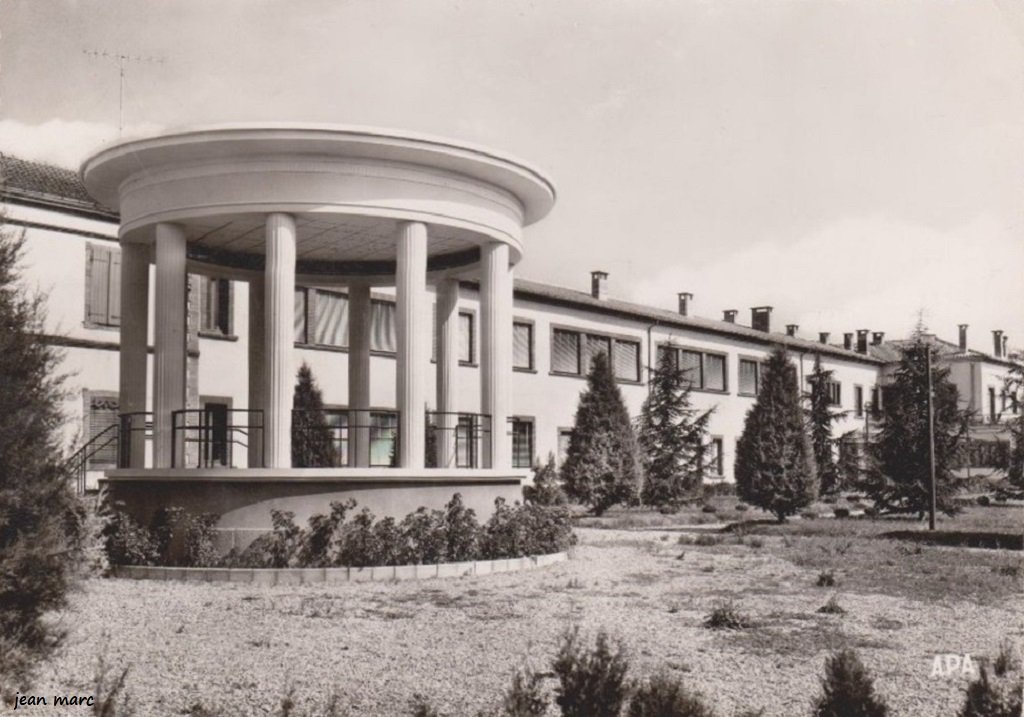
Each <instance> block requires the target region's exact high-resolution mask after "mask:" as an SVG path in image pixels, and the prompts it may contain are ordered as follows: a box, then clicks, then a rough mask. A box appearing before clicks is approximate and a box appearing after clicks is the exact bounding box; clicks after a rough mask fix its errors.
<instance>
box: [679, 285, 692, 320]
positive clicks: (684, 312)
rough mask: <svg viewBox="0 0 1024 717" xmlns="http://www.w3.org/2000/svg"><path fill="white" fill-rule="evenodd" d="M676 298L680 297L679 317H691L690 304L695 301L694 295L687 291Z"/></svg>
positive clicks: (681, 292)
mask: <svg viewBox="0 0 1024 717" xmlns="http://www.w3.org/2000/svg"><path fill="white" fill-rule="evenodd" d="M676 296H678V297H679V315H680V316H689V315H690V302H691V301H693V294H691V293H689V292H686V291H680V292H679V293H678V294H676Z"/></svg>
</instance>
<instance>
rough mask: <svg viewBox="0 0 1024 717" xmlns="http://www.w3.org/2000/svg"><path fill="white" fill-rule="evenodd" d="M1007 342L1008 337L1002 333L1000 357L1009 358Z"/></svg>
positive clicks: (1008, 341) (1008, 340)
mask: <svg viewBox="0 0 1024 717" xmlns="http://www.w3.org/2000/svg"><path fill="white" fill-rule="evenodd" d="M1009 343H1010V337H1009V336H1006V335H1005V334H1004V335H1003V353H1002V357H1003V358H1009V357H1010V347H1009V345H1008V344H1009Z"/></svg>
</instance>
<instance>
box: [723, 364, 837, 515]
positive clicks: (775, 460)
mask: <svg viewBox="0 0 1024 717" xmlns="http://www.w3.org/2000/svg"><path fill="white" fill-rule="evenodd" d="M816 488H817V473H816V471H815V467H814V455H813V450H812V448H811V445H810V440H809V438H808V436H807V431H806V428H805V424H804V415H803V408H802V406H801V405H800V387H799V385H798V380H797V375H796V367H795V366H794V365H793V364H792V363H790V361H789V358H788V356H787V355H786V351H785V349H784V348H782V347H779V348H776V349H775V350H774V351H772V353H771V355H770V356H769V357H768V360H767V362H765V364H764V373H763V375H762V378H761V388H760V392H759V393H758V395H757V402H756V403H755V404H754V406H753V407H752V408H751V409H750V411H749V412H748V413H747V418H746V421H745V423H744V425H743V434H742V435H741V436H740V438H739V441H737V443H736V491H737V494H738V495H739V496H740V498H742V499H743V500H745V501H746V502H748V503H750V504H751V505H756V506H758V507H759V508H762V509H764V510H766V511H768V512H770V513H772V514H774V515H775V517H776V518H778V520H779V522H782V521H784V520H785V519H786V518H787V517H788V516H790V515H793V514H795V513H796V512H798V511H799V510H800V509H801V508H804V507H806V506H807V505H809V504H810V503H811V501H813V500H814V498H815V493H816Z"/></svg>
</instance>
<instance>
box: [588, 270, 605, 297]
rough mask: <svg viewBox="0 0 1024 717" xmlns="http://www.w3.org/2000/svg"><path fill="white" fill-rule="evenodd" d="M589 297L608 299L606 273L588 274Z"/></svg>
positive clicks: (593, 272) (595, 272)
mask: <svg viewBox="0 0 1024 717" xmlns="http://www.w3.org/2000/svg"><path fill="white" fill-rule="evenodd" d="M590 295H591V296H593V297H594V298H595V299H601V300H602V301H603V300H604V299H607V298H608V272H607V271H592V272H590Z"/></svg>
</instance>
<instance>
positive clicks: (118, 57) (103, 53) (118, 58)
mask: <svg viewBox="0 0 1024 717" xmlns="http://www.w3.org/2000/svg"><path fill="white" fill-rule="evenodd" d="M82 53H83V54H86V55H89V56H90V57H102V58H106V59H108V60H113V61H114V62H116V63H117V70H118V76H119V77H118V92H117V136H118V137H120V136H121V134H122V132H123V131H124V68H125V64H126V63H129V62H145V63H150V64H162V63H163V61H164V58H162V57H143V56H141V55H127V54H124V53H122V52H108V51H107V50H82Z"/></svg>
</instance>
